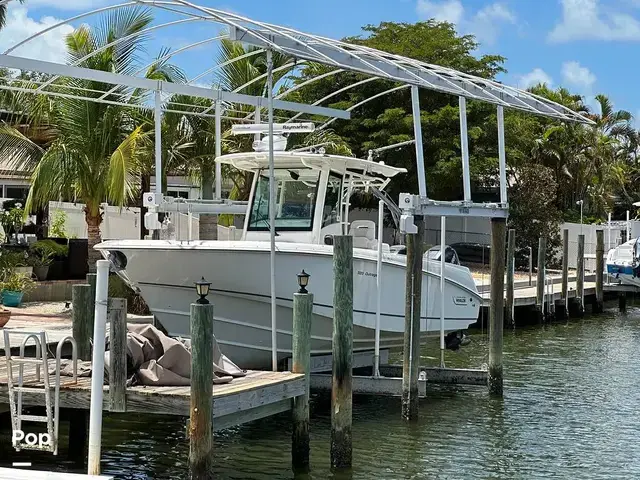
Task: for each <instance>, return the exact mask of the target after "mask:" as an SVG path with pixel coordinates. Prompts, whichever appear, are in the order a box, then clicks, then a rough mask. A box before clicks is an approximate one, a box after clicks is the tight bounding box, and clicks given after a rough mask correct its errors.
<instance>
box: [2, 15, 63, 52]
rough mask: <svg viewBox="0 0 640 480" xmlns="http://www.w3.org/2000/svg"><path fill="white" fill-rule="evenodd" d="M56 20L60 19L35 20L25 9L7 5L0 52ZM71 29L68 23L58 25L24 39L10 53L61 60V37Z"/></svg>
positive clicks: (54, 22) (45, 18) (56, 21)
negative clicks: (22, 43) (23, 41)
mask: <svg viewBox="0 0 640 480" xmlns="http://www.w3.org/2000/svg"><path fill="white" fill-rule="evenodd" d="M58 22H60V20H59V19H57V18H54V17H49V16H47V17H42V18H40V19H39V20H36V19H34V18H31V17H30V16H29V12H28V11H27V9H26V8H24V7H11V6H10V7H9V9H8V12H7V23H6V26H5V28H4V29H3V30H2V35H0V52H4V51H5V50H6V49H8V48H10V47H12V46H13V45H15V44H16V43H18V42H20V41H21V40H24V39H26V38H27V37H30V36H31V35H33V34H35V33H38V32H40V31H42V30H44V29H45V28H47V27H49V26H52V25H55V24H56V23H58ZM72 31H73V27H72V26H71V25H62V26H60V27H58V28H56V29H54V30H51V31H50V32H47V33H45V34H43V35H41V36H40V37H37V38H35V39H33V40H31V41H29V42H27V43H26V44H25V45H23V46H21V47H20V48H18V49H16V50H14V51H13V52H12V55H19V56H21V57H27V58H34V59H38V60H46V61H49V62H58V63H64V62H65V59H66V55H67V53H66V52H67V47H66V45H65V42H64V39H65V37H66V35H67V34H69V33H71V32H72Z"/></svg>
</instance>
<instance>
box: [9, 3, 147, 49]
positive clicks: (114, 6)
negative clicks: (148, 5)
mask: <svg viewBox="0 0 640 480" xmlns="http://www.w3.org/2000/svg"><path fill="white" fill-rule="evenodd" d="M1 1H2V0H0V2H1ZM11 1H12V0H7V1H6V2H5V3H9V2H11ZM135 4H136V1H135V0H133V1H131V2H127V3H120V4H118V5H111V6H109V7H102V8H96V9H95V10H91V11H90V12H86V13H82V14H80V15H76V16H74V17H69V18H67V19H66V20H62V21H61V22H58V23H56V24H53V25H50V26H48V27H47V28H45V29H44V30H40V31H38V32H36V33H34V34H33V35H31V36H29V37H27V38H25V39H24V40H21V41H20V42H18V43H16V44H15V45H13V46H12V47H10V48H8V49H7V50H5V51H4V52H3V53H4V54H5V55H9V54H10V53H11V52H13V51H14V50H15V49H16V48H20V47H21V46H22V45H24V44H25V43H28V42H30V41H31V40H33V39H35V38H38V37H39V36H41V35H44V34H45V33H47V32H50V31H51V30H55V29H56V28H59V27H61V26H63V25H66V24H68V23H70V22H75V21H76V20H81V19H83V18H87V17H90V16H92V15H97V14H98V13H102V12H107V11H109V10H116V9H118V8H123V7H129V6H132V5H135ZM0 5H1V3H0Z"/></svg>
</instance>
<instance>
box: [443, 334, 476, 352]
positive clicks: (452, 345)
mask: <svg viewBox="0 0 640 480" xmlns="http://www.w3.org/2000/svg"><path fill="white" fill-rule="evenodd" d="M470 343H471V339H470V338H469V337H468V336H467V335H466V334H465V333H464V332H463V331H462V330H458V331H455V332H449V333H448V334H447V335H446V336H445V337H444V345H445V347H446V349H447V350H454V351H455V350H459V349H460V347H464V346H466V345H469V344H470Z"/></svg>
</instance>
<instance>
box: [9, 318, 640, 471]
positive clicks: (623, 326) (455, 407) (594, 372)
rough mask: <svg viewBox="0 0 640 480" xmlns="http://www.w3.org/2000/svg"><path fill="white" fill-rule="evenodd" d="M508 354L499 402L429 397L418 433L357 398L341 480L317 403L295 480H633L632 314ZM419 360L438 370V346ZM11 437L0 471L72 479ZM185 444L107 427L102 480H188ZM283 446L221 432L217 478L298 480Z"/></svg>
mask: <svg viewBox="0 0 640 480" xmlns="http://www.w3.org/2000/svg"><path fill="white" fill-rule="evenodd" d="M486 352H487V344H486V341H485V338H484V336H483V335H482V334H481V333H480V332H477V334H476V335H474V343H473V344H472V345H471V346H469V347H467V348H466V349H463V350H462V351H460V352H447V365H448V366H477V365H481V364H483V363H485V362H486V360H487V353H486ZM504 354H505V355H504V361H505V375H506V378H505V394H504V399H495V398H490V397H489V395H488V394H487V392H486V389H483V388H477V387H466V388H443V389H437V390H435V391H431V392H430V393H429V397H428V398H427V399H423V400H422V401H421V404H420V420H419V422H417V423H415V424H406V423H405V422H403V421H402V420H401V419H400V401H399V399H397V398H374V397H361V396H358V397H356V401H355V406H354V410H353V413H354V423H353V439H354V456H353V458H354V466H355V467H354V469H353V471H352V472H349V473H347V474H342V475H335V474H332V473H331V470H330V467H329V436H330V412H329V398H328V397H325V396H321V397H314V399H313V410H312V412H313V413H312V419H311V435H312V436H311V449H312V451H311V473H310V474H309V475H308V476H307V475H304V476H298V477H297V478H305V479H306V478H308V479H324V478H336V479H337V478H340V479H342V478H354V479H371V478H384V479H405V478H435V477H438V478H504V479H512V478H536V477H540V478H542V477H547V478H548V477H553V478H586V477H588V478H611V477H621V478H640V443H639V442H638V441H637V440H638V437H639V436H640V416H638V415H636V414H635V408H634V407H636V406H637V405H638V404H640V382H638V381H637V380H636V378H637V376H636V368H637V366H638V365H640V310H632V309H630V310H629V312H628V313H627V314H626V315H619V314H614V313H612V312H609V313H605V314H603V315H599V316H597V317H590V318H586V319H584V320H576V321H571V322H569V323H567V324H554V325H551V326H546V327H530V328H522V329H518V330H516V331H515V332H510V331H508V332H506V333H505V342H504ZM423 355H424V361H425V363H429V364H436V363H437V361H438V360H437V358H438V355H439V354H438V350H437V341H430V342H429V343H428V345H426V346H425V348H424V349H423ZM5 417H6V416H5ZM7 428H8V426H7V425H6V424H5V428H4V429H3V431H2V433H1V434H0V464H1V465H3V466H5V465H8V464H10V462H12V461H18V460H25V459H27V458H29V459H31V460H33V461H34V463H35V464H36V465H37V466H41V467H47V468H56V469H61V470H70V469H73V466H72V465H70V464H68V463H64V462H62V459H63V458H64V454H65V451H64V450H63V451H62V452H61V456H60V457H59V459H55V460H53V461H52V459H53V458H54V457H51V456H49V455H44V454H42V455H34V454H33V453H22V454H15V453H14V452H13V451H12V450H11V448H10V447H9V445H8V444H9V443H10V433H9V432H8V431H7ZM184 432H185V422H184V419H179V418H161V417H155V416H142V415H141V416H132V415H109V416H107V417H106V418H105V422H104V435H103V472H104V473H105V474H110V475H114V476H116V478H126V479H146V478H159V479H160V478H163V479H164V478H187V477H188V476H187V473H186V468H187V456H188V443H187V441H186V440H185V434H184ZM63 434H64V435H66V430H65V431H63ZM290 439H291V428H290V422H289V417H288V415H286V414H283V415H280V416H277V417H273V418H270V419H265V420H262V421H258V422H254V423H253V424H250V425H246V426H242V427H236V428H234V429H231V430H227V431H225V432H220V433H219V434H217V435H216V438H215V459H214V465H215V471H216V472H217V474H218V476H219V478H226V479H247V478H252V479H264V478H294V476H293V474H292V473H291V470H290V462H291V459H290V441H291V440H290ZM62 444H63V445H66V438H63V439H62ZM59 460H60V461H59Z"/></svg>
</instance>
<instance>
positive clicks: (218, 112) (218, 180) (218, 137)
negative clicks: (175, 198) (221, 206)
mask: <svg viewBox="0 0 640 480" xmlns="http://www.w3.org/2000/svg"><path fill="white" fill-rule="evenodd" d="M215 104H216V113H215V115H216V118H215V128H216V159H218V158H219V157H220V155H222V128H221V126H220V120H221V118H220V117H221V115H222V105H221V101H220V100H216V101H215ZM215 197H216V200H220V199H221V198H222V165H220V163H218V162H216V195H215ZM216 223H217V222H216ZM216 228H217V226H216Z"/></svg>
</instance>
